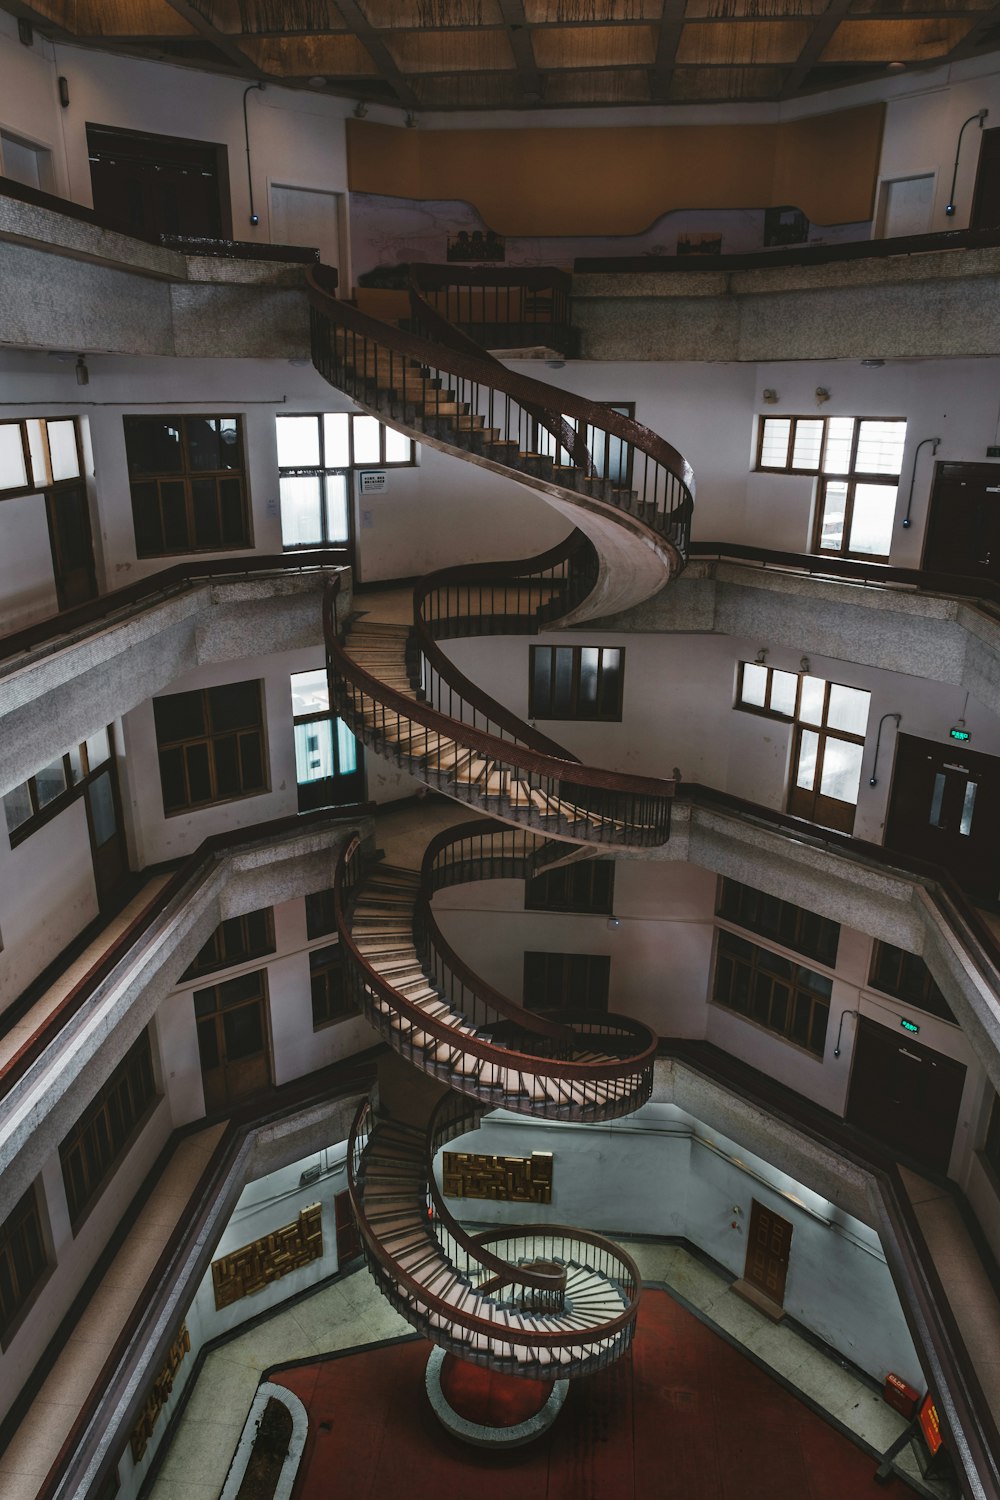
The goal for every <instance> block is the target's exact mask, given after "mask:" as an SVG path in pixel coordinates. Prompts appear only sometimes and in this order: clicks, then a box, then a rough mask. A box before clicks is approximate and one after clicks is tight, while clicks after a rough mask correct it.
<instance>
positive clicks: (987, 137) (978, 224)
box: [970, 130, 1000, 229]
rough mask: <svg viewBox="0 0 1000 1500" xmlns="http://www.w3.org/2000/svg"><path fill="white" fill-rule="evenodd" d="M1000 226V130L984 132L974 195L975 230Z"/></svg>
mask: <svg viewBox="0 0 1000 1500" xmlns="http://www.w3.org/2000/svg"><path fill="white" fill-rule="evenodd" d="M998 224H1000V130H984V131H983V132H982V136H981V139H980V146H979V167H978V169H977V171H976V186H975V189H974V191H973V194H972V217H971V219H970V225H971V227H972V228H973V229H993V228H995V227H996V225H998Z"/></svg>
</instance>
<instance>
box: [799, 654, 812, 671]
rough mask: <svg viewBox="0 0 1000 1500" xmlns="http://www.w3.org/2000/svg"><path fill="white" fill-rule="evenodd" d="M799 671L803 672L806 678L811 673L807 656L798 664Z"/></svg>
mask: <svg viewBox="0 0 1000 1500" xmlns="http://www.w3.org/2000/svg"><path fill="white" fill-rule="evenodd" d="M799 671H800V672H804V673H805V674H806V676H808V675H809V673H810V672H811V671H812V667H811V666H810V665H809V658H808V656H804V657H803V658H802V660H801V661H800V662H799Z"/></svg>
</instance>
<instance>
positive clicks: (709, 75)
mask: <svg viewBox="0 0 1000 1500" xmlns="http://www.w3.org/2000/svg"><path fill="white" fill-rule="evenodd" d="M784 76H785V70H784V69H783V68H675V69H674V71H673V73H672V75H671V78H670V98H671V100H674V101H676V102H677V103H678V104H691V103H696V102H697V101H698V100H712V101H713V102H716V101H718V100H721V99H770V98H773V96H774V95H775V94H776V93H777V92H778V91H779V89H780V88H781V84H782V82H783V80H784Z"/></svg>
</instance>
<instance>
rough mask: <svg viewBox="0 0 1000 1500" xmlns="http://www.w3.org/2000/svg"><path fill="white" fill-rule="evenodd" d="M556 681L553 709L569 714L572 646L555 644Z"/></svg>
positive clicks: (571, 695) (571, 691)
mask: <svg viewBox="0 0 1000 1500" xmlns="http://www.w3.org/2000/svg"><path fill="white" fill-rule="evenodd" d="M555 657H556V681H555V694H554V699H555V701H554V702H553V705H552V707H553V710H554V712H555V713H557V714H569V713H571V712H572V709H573V647H572V646H557V647H556V648H555Z"/></svg>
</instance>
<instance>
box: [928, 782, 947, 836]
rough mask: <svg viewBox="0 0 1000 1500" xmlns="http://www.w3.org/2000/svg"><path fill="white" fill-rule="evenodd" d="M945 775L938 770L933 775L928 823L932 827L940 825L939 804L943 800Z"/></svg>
mask: <svg viewBox="0 0 1000 1500" xmlns="http://www.w3.org/2000/svg"><path fill="white" fill-rule="evenodd" d="M944 788H945V775H944V772H943V771H938V772H937V774H936V775H935V777H934V789H933V791H932V792H931V813H930V820H929V821H930V824H931V827H932V828H940V827H941V804H942V803H943V801H944Z"/></svg>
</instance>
